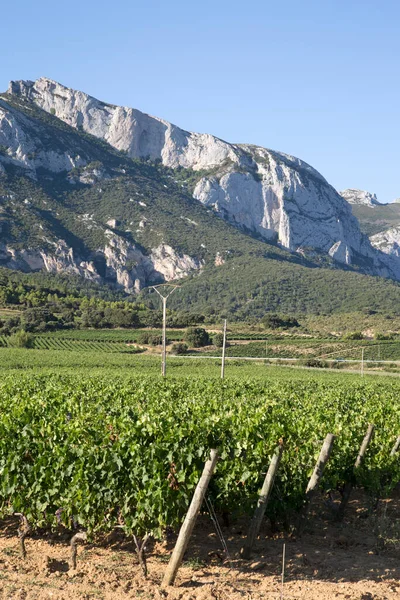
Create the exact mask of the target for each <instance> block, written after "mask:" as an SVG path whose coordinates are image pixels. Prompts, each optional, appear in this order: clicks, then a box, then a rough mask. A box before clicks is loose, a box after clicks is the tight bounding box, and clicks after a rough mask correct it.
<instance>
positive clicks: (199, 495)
mask: <svg viewBox="0 0 400 600" xmlns="http://www.w3.org/2000/svg"><path fill="white" fill-rule="evenodd" d="M218 456H219V454H218V450H211V452H210V459H209V460H208V461H207V462H206V464H205V465H204V469H203V473H202V475H201V477H200V480H199V483H198V484H197V487H196V490H195V492H194V495H193V498H192V502H191V503H190V506H189V510H188V512H187V513H186V517H185V520H184V522H183V525H182V527H181V530H180V532H179V535H178V539H177V541H176V544H175V548H174V551H173V552H172V556H171V558H170V561H169V563H168V567H167V570H166V571H165V575H164V579H163V581H162V587H163V588H165V587H167V586H169V585H173V583H174V581H175V577H176V574H177V572H178V569H179V567H180V565H181V563H182V560H183V555H184V554H185V551H186V548H187V546H188V543H189V539H190V536H191V535H192V532H193V528H194V526H195V524H196V520H197V515H198V514H199V511H200V508H201V505H202V504H203V500H204V496H205V495H206V491H207V488H208V484H209V483H210V480H211V477H212V475H213V473H214V470H215V466H216V464H217V460H218Z"/></svg>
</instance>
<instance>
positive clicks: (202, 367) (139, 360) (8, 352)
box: [0, 348, 375, 382]
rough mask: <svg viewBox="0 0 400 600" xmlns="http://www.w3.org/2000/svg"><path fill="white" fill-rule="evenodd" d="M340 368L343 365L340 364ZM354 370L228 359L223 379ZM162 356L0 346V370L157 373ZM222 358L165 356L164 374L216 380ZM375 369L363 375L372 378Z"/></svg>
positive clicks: (335, 375) (340, 376) (336, 376)
mask: <svg viewBox="0 0 400 600" xmlns="http://www.w3.org/2000/svg"><path fill="white" fill-rule="evenodd" d="M343 367H345V365H344V364H343ZM356 368H357V371H356V372H354V373H352V372H350V371H347V370H342V369H340V370H338V369H328V370H325V369H309V368H295V367H293V366H289V365H274V364H271V363H268V362H266V361H264V360H262V359H260V360H259V361H247V360H240V359H238V360H234V359H230V360H227V363H226V368H225V377H226V379H262V380H270V379H294V378H295V379H299V380H310V379H311V378H313V379H323V380H326V381H333V382H335V381H338V380H348V379H349V378H350V379H354V381H358V380H359V379H360V374H359V368H358V365H356V366H353V369H354V370H355V369H356ZM160 370H161V356H160V355H159V354H153V355H150V354H134V353H132V354H131V353H127V352H121V353H118V352H111V353H105V352H104V351H93V350H92V351H90V352H89V351H86V352H82V351H79V350H60V349H59V350H56V351H51V350H35V349H25V348H0V372H3V373H5V374H7V373H14V374H15V373H16V372H21V373H26V372H31V373H32V374H35V375H36V374H46V375H50V374H75V375H76V374H79V375H81V376H82V377H91V376H110V377H113V376H117V377H132V376H137V375H151V376H154V377H156V378H158V377H159V376H160ZM220 373H221V360H220V359H214V358H204V359H202V358H190V357H172V356H170V357H168V359H167V376H168V377H169V378H176V377H178V378H182V377H188V378H189V377H190V378H200V379H203V378H206V379H219V378H220ZM374 373H375V371H374V372H372V371H371V373H368V371H367V369H365V374H366V375H368V377H373V376H374Z"/></svg>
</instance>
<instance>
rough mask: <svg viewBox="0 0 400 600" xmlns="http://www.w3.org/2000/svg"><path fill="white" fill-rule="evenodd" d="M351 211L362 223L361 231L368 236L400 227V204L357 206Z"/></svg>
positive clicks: (353, 206)
mask: <svg viewBox="0 0 400 600" xmlns="http://www.w3.org/2000/svg"><path fill="white" fill-rule="evenodd" d="M351 210H352V212H353V214H354V215H355V216H356V217H357V219H358V221H359V223H360V229H361V231H362V232H363V233H365V234H366V235H368V236H369V235H374V234H375V233H379V232H381V231H384V230H385V229H389V227H397V226H398V225H400V204H399V203H398V202H394V203H392V204H385V205H382V206H356V205H352V207H351Z"/></svg>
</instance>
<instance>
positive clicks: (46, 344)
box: [34, 335, 138, 353]
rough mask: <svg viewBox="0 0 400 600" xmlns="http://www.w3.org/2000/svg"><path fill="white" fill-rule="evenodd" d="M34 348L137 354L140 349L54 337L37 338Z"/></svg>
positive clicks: (125, 345) (114, 343)
mask: <svg viewBox="0 0 400 600" xmlns="http://www.w3.org/2000/svg"><path fill="white" fill-rule="evenodd" d="M34 348H37V349H41V350H70V351H89V352H129V353H132V352H137V351H138V348H136V347H134V346H129V345H127V344H126V343H124V342H117V341H101V342H99V341H89V340H74V339H64V338H60V337H54V336H42V335H41V336H36V337H35V338H34Z"/></svg>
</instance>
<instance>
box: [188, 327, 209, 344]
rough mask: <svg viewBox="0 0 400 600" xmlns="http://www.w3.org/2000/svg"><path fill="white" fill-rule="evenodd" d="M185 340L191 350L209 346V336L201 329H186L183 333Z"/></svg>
mask: <svg viewBox="0 0 400 600" xmlns="http://www.w3.org/2000/svg"><path fill="white" fill-rule="evenodd" d="M185 340H186V342H187V343H188V344H189V346H191V347H192V348H201V347H202V346H208V345H209V343H210V336H209V335H208V333H207V331H206V330H205V329H203V328H202V327H188V329H186V332H185Z"/></svg>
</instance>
